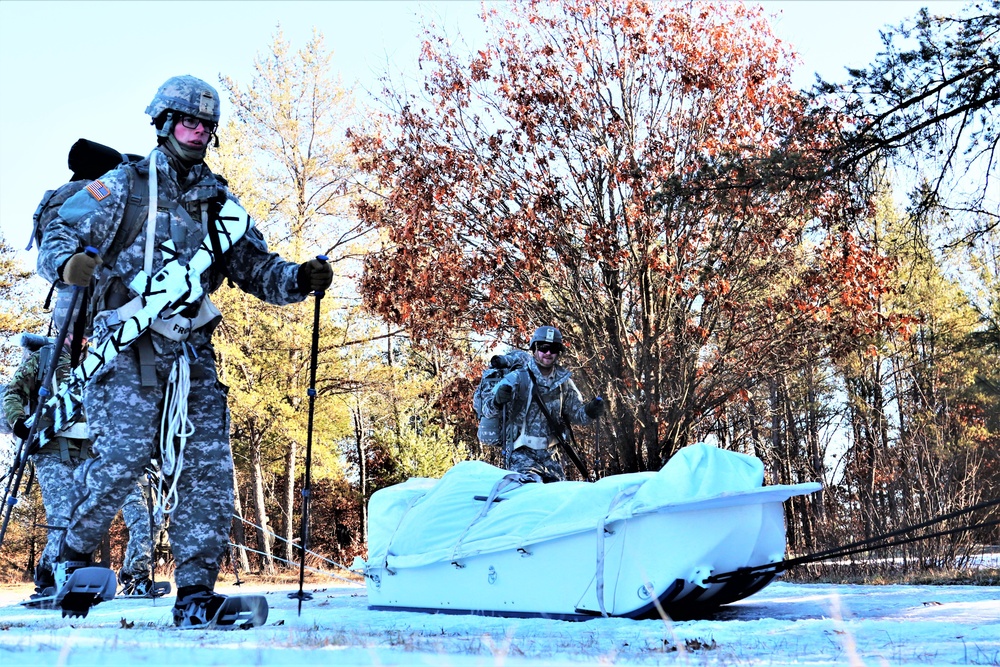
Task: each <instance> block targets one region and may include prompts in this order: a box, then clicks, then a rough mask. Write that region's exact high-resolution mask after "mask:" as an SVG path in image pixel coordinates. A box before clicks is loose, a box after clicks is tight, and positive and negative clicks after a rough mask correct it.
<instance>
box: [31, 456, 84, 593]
mask: <svg viewBox="0 0 1000 667" xmlns="http://www.w3.org/2000/svg"><path fill="white" fill-rule="evenodd" d="M32 462H33V463H34V465H35V477H37V478H38V487H39V488H40V489H41V491H42V504H43V505H44V506H45V523H46V525H48V526H50V528H49V529H48V536H47V537H46V539H45V549H44V550H43V551H42V557H41V558H39V559H38V568H37V570H36V576H35V583H36V584H38V585H40V586H43V585H50V584H51V582H52V563H53V562H54V561H55V559H56V557H57V556H58V555H59V549H60V548H61V547H62V538H63V532H65V531H64V529H65V527H66V525H67V524H68V523H69V515H70V512H72V511H73V505H74V503H76V498H77V494H76V493H75V492H74V490H75V489H74V482H73V471H74V470H75V469H76V468H77V466H79V464H80V462H79V460H77V459H71V460H69V461H63V460H62V457H61V456H60V455H59V454H57V453H51V452H39V453H38V454H35V456H34V458H33V459H32Z"/></svg>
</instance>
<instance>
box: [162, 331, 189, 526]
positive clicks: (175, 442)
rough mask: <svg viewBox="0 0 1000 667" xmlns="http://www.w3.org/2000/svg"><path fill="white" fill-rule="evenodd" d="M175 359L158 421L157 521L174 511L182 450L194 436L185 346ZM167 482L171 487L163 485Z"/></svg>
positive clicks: (182, 459)
mask: <svg viewBox="0 0 1000 667" xmlns="http://www.w3.org/2000/svg"><path fill="white" fill-rule="evenodd" d="M182 348H183V354H179V355H177V358H176V359H174V363H173V366H171V368H170V378H169V379H168V380H167V386H166V389H165V390H164V394H163V415H162V416H161V418H160V465H161V468H160V484H159V489H160V501H159V503H158V504H157V508H156V509H157V517H158V518H162V515H166V514H170V513H171V512H173V511H174V509H176V507H177V482H178V481H179V480H180V478H181V470H182V469H183V467H184V446H185V445H186V444H187V439H188V438H190V437H191V436H192V435H194V431H195V428H194V424H192V423H191V420H190V419H188V394H189V393H190V391H191V362H190V360H189V359H188V353H187V345H186V344H183V343H182ZM167 478H170V486H169V488H167V489H164V483H165V481H166V479H167Z"/></svg>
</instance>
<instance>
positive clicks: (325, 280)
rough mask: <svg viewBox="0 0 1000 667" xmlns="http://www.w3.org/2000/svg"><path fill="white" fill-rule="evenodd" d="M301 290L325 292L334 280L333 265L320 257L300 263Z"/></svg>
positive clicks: (305, 291)
mask: <svg viewBox="0 0 1000 667" xmlns="http://www.w3.org/2000/svg"><path fill="white" fill-rule="evenodd" d="M298 280H299V292H301V293H302V294H309V292H323V291H325V290H326V288H327V287H329V286H330V284H331V283H332V282H333V267H332V266H330V265H329V264H327V263H326V262H324V261H323V260H320V259H310V260H309V261H308V262H303V263H302V264H299V275H298Z"/></svg>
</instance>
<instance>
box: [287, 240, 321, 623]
mask: <svg viewBox="0 0 1000 667" xmlns="http://www.w3.org/2000/svg"><path fill="white" fill-rule="evenodd" d="M316 259H318V260H319V261H321V262H325V261H326V260H327V257H326V255H317V256H316ZM324 294H325V292H324V291H323V290H316V291H315V292H313V296H314V297H315V308H314V309H313V332H312V354H311V358H310V359H309V391H308V392H307V394H308V395H309V425H308V427H307V429H306V479H305V482H304V483H303V485H302V526H301V528H300V530H299V541H300V542H301V543H302V544H301V547H302V555H301V557H300V558H299V592H298V593H289V594H288V597H290V598H298V600H299V616H301V615H302V601H303V600H312V593H306V592H305V591H303V590H302V588H303V585H304V582H305V576H306V550H307V549H308V548H309V499H310V496H311V495H312V441H313V415H314V414H315V411H316V366H317V361H318V358H319V312H320V308H319V307H320V302H321V301H322V300H323V295H324Z"/></svg>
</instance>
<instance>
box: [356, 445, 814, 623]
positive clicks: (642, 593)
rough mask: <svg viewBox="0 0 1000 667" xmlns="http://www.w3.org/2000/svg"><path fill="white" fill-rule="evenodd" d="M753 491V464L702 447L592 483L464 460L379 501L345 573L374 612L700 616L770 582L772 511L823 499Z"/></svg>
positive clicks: (778, 540)
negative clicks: (539, 479)
mask: <svg viewBox="0 0 1000 667" xmlns="http://www.w3.org/2000/svg"><path fill="white" fill-rule="evenodd" d="M763 480H764V466H763V464H762V463H761V461H760V460H759V459H757V458H755V457H753V456H747V455H744V454H739V453H735V452H730V451H725V450H722V449H719V448H717V447H713V446H711V445H707V444H697V445H691V446H689V447H685V448H683V449H681V450H680V451H679V452H678V453H677V454H676V455H674V456H673V457H672V458H671V459H670V461H669V462H668V463H667V464H666V466H664V468H663V469H662V470H660V471H659V472H656V473H633V474H624V475H613V476H610V477H606V478H604V479H602V480H600V481H598V482H593V483H591V482H557V483H552V484H538V483H532V482H530V480H529V478H528V477H527V476H524V475H519V474H516V473H510V472H509V471H506V470H502V469H500V468H496V467H494V466H491V465H488V464H486V463H482V462H475V461H470V462H465V463H460V464H458V465H456V466H455V467H453V468H452V469H451V470H449V471H448V472H447V473H446V474H445V475H444V476H443V477H442V478H441V479H440V480H434V479H423V478H418V479H411V480H409V481H407V482H405V483H403V484H398V485H396V486H392V487H389V488H386V489H382V490H380V491H377V492H375V493H374V494H373V495H372V498H371V500H370V502H369V505H368V516H369V529H368V560H367V561H364V560H362V559H360V558H358V559H356V560H355V563H354V566H355V567H354V569H356V570H357V571H360V572H363V573H364V576H365V581H366V585H367V590H368V603H369V608H370V609H374V610H396V611H423V612H430V613H464V614H478V615H487V616H512V617H538V616H540V617H545V618H558V619H567V620H584V619H588V618H594V617H601V616H616V617H626V618H644V617H654V616H660V615H668V616H670V617H673V618H682V617H686V616H688V617H689V616H697V615H700V614H705V613H710V612H711V611H713V610H715V609H717V608H718V607H719V606H721V605H725V604H728V603H730V602H735V601H736V600H740V599H742V598H745V597H747V596H749V595H752V594H754V593H756V592H757V591H759V590H760V589H762V588H763V587H764V586H766V585H767V584H769V583H770V582H771V581H772V580H773V579H774V577H775V576H776V574H777V571H778V570H777V569H776V568H767V567H762V566H767V565H768V564H771V563H778V562H779V561H781V560H782V559H783V558H784V553H785V523H784V514H783V511H782V503H783V502H784V501H785V500H787V499H789V498H791V497H792V496H797V495H805V494H810V493H815V492H816V491H819V490H820V489H821V488H822V487H821V485H820V484H817V483H807V484H795V485H780V486H777V485H776V486H763ZM754 568H756V569H754ZM741 570H742V572H741ZM723 573H725V575H726V576H721V575H722V574H723ZM713 574H716V575H720V576H719V581H715V580H714V579H713Z"/></svg>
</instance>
